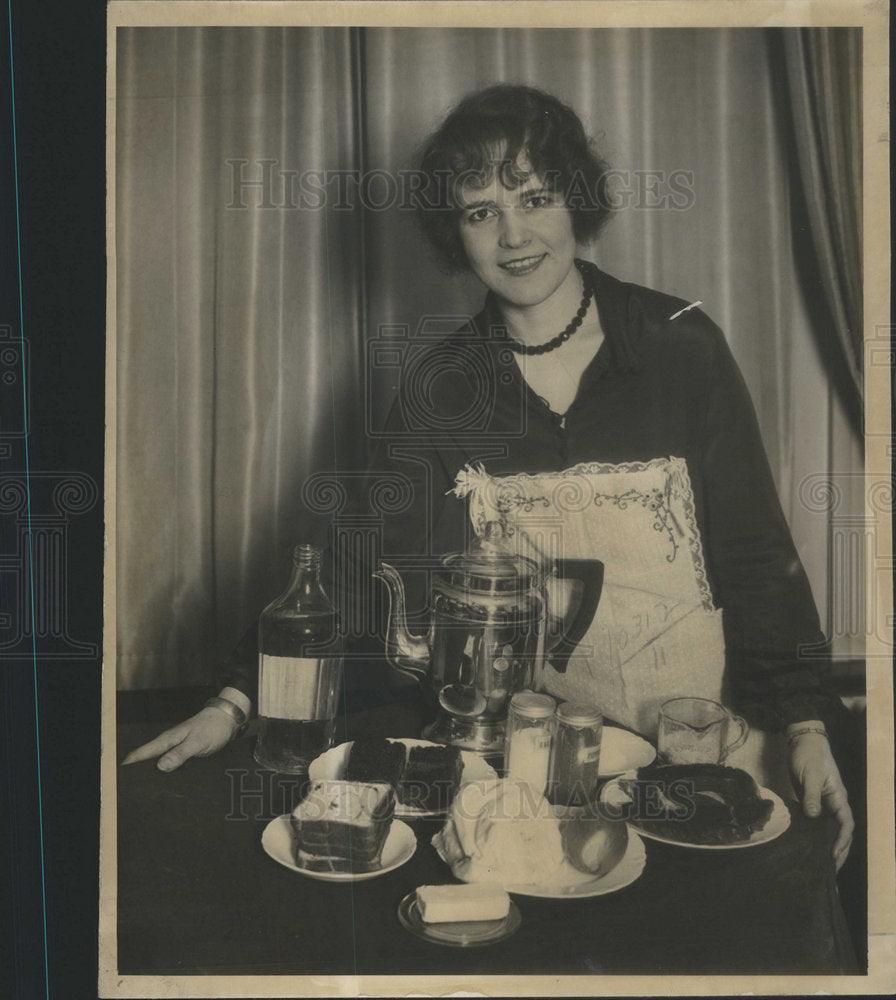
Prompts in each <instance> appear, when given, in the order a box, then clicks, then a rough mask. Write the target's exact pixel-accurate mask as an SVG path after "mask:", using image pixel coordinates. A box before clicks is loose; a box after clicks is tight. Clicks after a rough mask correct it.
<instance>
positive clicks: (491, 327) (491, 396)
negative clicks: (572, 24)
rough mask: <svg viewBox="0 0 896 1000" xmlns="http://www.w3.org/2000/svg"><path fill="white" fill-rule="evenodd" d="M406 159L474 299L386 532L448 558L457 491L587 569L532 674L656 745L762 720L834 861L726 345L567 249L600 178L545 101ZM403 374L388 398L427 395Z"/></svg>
mask: <svg viewBox="0 0 896 1000" xmlns="http://www.w3.org/2000/svg"><path fill="white" fill-rule="evenodd" d="M422 170H423V173H424V176H425V178H426V180H427V185H426V187H425V188H424V196H423V197H422V198H421V199H420V215H421V222H422V225H423V228H424V231H425V233H426V235H427V237H428V238H429V240H430V241H431V243H432V245H433V246H434V248H435V249H436V251H437V253H438V254H439V256H440V258H441V260H442V262H443V263H444V264H445V265H446V267H448V268H450V269H459V270H464V269H467V270H470V271H472V272H473V273H474V274H475V275H476V276H477V277H478V278H479V279H480V280H481V281H482V283H483V284H484V285H485V287H486V288H487V290H488V297H487V300H486V304H485V308H484V310H483V311H482V312H481V313H480V314H479V315H478V316H477V317H476V318H475V320H474V322H473V325H472V327H470V328H465V329H462V330H460V331H458V333H457V334H455V335H454V337H452V338H449V339H448V340H447V341H445V342H443V343H441V344H436V345H433V346H432V348H431V349H430V351H429V352H428V355H427V356H428V358H429V363H428V367H427V363H424V364H423V365H422V366H418V370H420V371H424V370H428V371H431V370H432V362H433V359H436V360H438V359H439V357H440V356H442V357H444V358H446V359H448V360H450V363H448V364H445V365H444V366H443V368H442V369H441V374H440V376H439V377H438V378H435V379H432V380H430V381H429V382H428V383H427V387H426V388H427V391H426V393H425V397H426V400H427V406H429V407H430V408H431V409H430V418H431V419H430V420H429V424H428V426H427V423H426V420H424V421H423V424H424V426H422V427H420V426H418V428H417V432H416V435H417V442H418V444H419V449H418V457H417V460H416V462H415V461H402V460H401V459H394V458H389V457H388V456H387V454H386V452H385V450H384V452H383V454H382V455H381V456H378V458H377V460H376V462H375V465H374V468H377V469H379V468H382V467H389V468H398V469H400V470H401V471H402V472H403V473H405V474H407V475H409V476H410V478H411V479H412V481H413V482H414V484H415V490H414V506H413V507H412V509H411V511H410V512H409V513H408V515H407V516H406V517H404V518H403V521H402V524H401V526H400V531H398V532H396V537H395V539H393V540H392V541H393V542H394V545H395V546H403V547H404V549H405V551H408V552H411V553H414V552H423V551H426V550H427V546H429V551H435V552H446V551H451V550H454V549H457V548H460V547H462V545H463V541H464V538H465V535H466V534H467V533H466V532H465V530H464V514H463V507H462V505H461V504H459V503H458V502H457V500H456V499H455V497H457V496H467V495H469V497H470V501H469V508H470V516H471V518H472V520H473V523H474V527H475V528H476V529H477V530H479V531H480V532H481V530H482V528H483V526H484V522H485V521H486V520H492V519H495V518H497V519H500V520H503V521H505V523H507V524H509V525H510V526H511V527H512V528H513V529H514V530H513V531H512V532H509V534H511V535H512V536H513V537H515V538H522V539H523V541H524V544H525V545H526V546H527V550H528V551H529V552H530V554H534V555H536V556H541V555H545V554H546V553H547V550H549V549H550V550H551V551H554V550H556V549H557V547H558V546H559V547H560V549H561V550H562V551H561V554H562V555H563V556H565V557H566V558H577V557H578V558H584V559H601V560H602V561H603V562H604V563H605V566H606V584H605V588H604V594H603V596H602V598H601V602H600V606H599V609H598V613H597V615H596V616H595V621H594V623H593V625H592V628H591V629H590V630H589V633H588V634H587V636H586V637H585V641H584V642H583V643H582V646H581V650H583V651H584V655H581V656H579V657H578V658H577V657H576V656H573V657H571V658H570V659H569V661H568V662H562V663H560V662H554V663H552V664H550V665H549V666H547V667H546V669H545V674H544V678H543V680H544V684H545V686H546V688H547V689H548V690H549V691H551V692H552V693H554V694H556V695H557V696H559V697H585V698H589V700H593V701H598V702H599V703H601V704H602V705H603V706H604V707H605V710H606V714H607V715H608V716H609V717H610V718H615V719H616V720H617V721H621V722H624V723H626V724H628V725H630V726H632V727H633V728H636V729H640V730H641V731H646V732H648V734H650V735H652V733H651V732H650V726H651V723H650V720H651V719H655V709H656V705H657V704H658V703H659V702H661V701H662V700H663V699H664V698H665V697H670V696H672V695H674V694H682V693H686V694H705V695H707V696H709V697H715V699H716V700H719V699H721V698H723V697H724V700H725V701H727V702H728V703H730V704H731V705H732V707H734V708H735V709H736V710H738V711H740V712H741V713H742V714H744V715H745V716H746V717H747V718H748V720H749V722H750V723H751V726H753V727H754V728H755V729H756V730H758V731H769V732H778V733H781V734H783V735H782V736H780V737H779V740H778V744H777V746H779V747H781V746H783V745H784V743H786V753H787V754H788V756H789V765H790V770H791V773H792V775H793V777H794V779H795V781H796V784H797V786H798V788H799V789H800V792H801V796H802V802H803V807H804V809H805V811H806V813H807V815H809V816H818V815H820V813H821V811H822V804H824V806H825V807H826V808H827V809H828V810H829V811H831V812H832V813H833V814H834V815H835V817H836V819H837V823H838V826H839V833H838V836H837V839H836V843H835V844H834V856H835V860H836V863H837V865H838V867H839V865H841V864H842V863H843V861H844V860H845V858H846V855H847V852H848V850H849V844H850V839H851V834H852V828H853V821H852V816H851V813H850V809H849V805H848V802H847V796H846V792H845V789H844V786H843V783H842V781H841V779H840V775H839V772H838V768H837V765H836V763H835V760H834V756H833V754H832V751H831V747H830V742H829V738H830V737H831V736H832V735H834V734H835V730H836V729H837V727H838V725H839V720H840V718H841V715H842V706H841V705H840V703H839V701H838V699H837V698H836V696H835V695H833V694H832V693H831V692H829V691H827V690H826V689H824V687H823V686H822V685H821V684H820V683H819V682H818V680H817V678H816V677H815V676H814V674H813V673H812V672H811V671H810V670H809V669H808V667H807V666H806V664H805V660H803V659H801V657H800V650H801V649H803V648H805V647H807V646H814V647H816V648H817V646H818V644H819V643H821V642H822V636H821V633H820V630H819V627H818V619H817V614H816V611H815V608H814V605H813V602H812V597H811V593H810V590H809V586H808V582H807V580H806V577H805V574H804V572H803V569H802V567H801V565H800V563H799V559H798V557H797V555H796V552H795V550H794V546H793V543H792V541H791V538H790V534H789V531H788V529H787V526H786V523H785V521H784V518H783V515H782V512H781V509H780V505H779V504H778V501H777V497H776V495H775V490H774V485H773V482H772V479H771V475H770V473H769V469H768V464H767V461H766V458H765V455H764V451H763V448H762V444H761V440H760V437H759V431H758V427H757V424H756V420H755V416H754V413H753V410H752V405H751V403H750V400H749V397H748V394H747V391H746V388H745V386H744V384H743V381H742V379H741V377H740V374H739V372H738V371H737V368H736V365H735V363H734V361H733V359H732V357H731V355H730V352H729V351H728V348H727V345H726V343H725V340H724V337H723V336H722V334H721V333H720V331H719V330H718V329H717V328H716V327H715V326H714V325H713V324H712V322H711V321H710V320H709V319H708V318H707V317H706V316H705V315H704V314H702V313H701V312H700V311H699V310H698V309H696V308H693V307H692V306H690V305H689V304H688V303H686V302H682V301H680V300H677V299H674V298H670V297H669V296H666V295H663V294H660V293H657V292H653V291H650V290H648V289H644V288H640V287H637V286H634V285H628V284H624V283H622V282H620V281H617V280H616V279H615V278H612V277H610V276H609V275H607V274H604V273H603V272H601V271H599V270H598V269H597V268H596V267H595V266H594V265H592V264H589V263H587V262H585V261H580V260H578V259H577V257H576V253H577V248H578V247H579V246H580V245H583V244H586V243H588V242H590V241H592V240H593V239H594V238H595V237H596V236H597V234H598V232H599V230H600V229H601V227H602V226H603V224H604V223H605V221H606V219H607V215H608V209H607V204H606V198H605V197H604V191H603V188H602V184H603V180H604V178H605V176H606V169H605V166H604V164H603V163H601V161H600V160H599V159H598V158H597V157H595V155H594V154H593V152H592V150H591V148H590V145H589V142H588V139H587V137H586V135H585V133H584V130H583V128H582V125H581V122H580V121H579V119H578V117H577V116H576V115H575V114H574V112H572V111H571V110H570V109H569V108H567V107H565V106H564V105H562V104H561V103H560V102H559V101H557V100H556V99H555V98H553V97H551V96H549V95H547V94H544V93H542V92H540V91H537V90H534V89H531V88H527V87H522V86H512V85H502V86H497V87H492V88H489V89H487V90H484V91H482V92H479V93H476V94H473V95H471V96H470V97H468V98H466V99H465V100H464V101H462V102H461V103H460V104H459V105H458V106H457V107H456V108H455V109H454V110H453V111H452V112H451V114H450V115H449V116H448V117H447V118H446V120H445V122H444V123H443V124H442V126H441V127H440V128H439V129H438V131H437V132H436V133H435V134H434V135H433V136H432V137H431V139H430V140H429V142H428V144H427V145H426V147H425V150H424V152H423V155H422ZM446 199H447V200H446ZM406 375H407V377H406V378H405V382H404V385H403V391H404V392H405V395H406V399H405V402H407V401H408V398H409V395H410V396H413V397H414V398H418V397H419V396H420V395H421V394H420V389H421V386H420V385H415V384H414V378H413V373H411V372H408V373H406ZM402 412H403V408H402V407H400V406H397V407H396V409H395V412H394V413H393V417H392V422H393V425H394V424H396V422H400V420H401V414H402ZM474 416H475V420H474V419H473V417H474ZM446 429H447V432H446ZM486 466H487V469H486ZM451 491H453V492H454V494H455V497H446V493H448V492H451ZM424 507H428V509H424ZM533 517H534V518H535V520H533ZM539 518H541V520H538V519H539ZM545 519H546V520H545ZM545 525H548V528H547V529H545ZM545 530H547V535H548V536H550V537H547V536H545ZM424 535H426V537H424ZM546 538H547V540H546ZM552 547H553V548H552ZM595 664H598V665H599V666H598V667H595ZM229 682H230V686H229V687H226V688H225V690H224V691H222V693H221V699H223V702H222V701H220V700H218V701H216V702H215V704H214V705H212V706H210V707H208V708H206V709H203V711H202V712H200V713H199V714H198V715H197V716H194V717H193V719H191V720H188V721H187V722H186V723H184V724H182V725H181V726H178V727H175V728H174V729H173V730H169V731H168V732H166V733H163V734H162V735H161V736H160V737H159V738H158V739H156V740H154V741H153V742H152V743H150V744H147V745H146V746H145V747H142V748H140V749H139V750H137V751H135V752H134V753H133V754H131V755H130V756H129V757H128V758H127V761H126V762H130V761H135V760H142V759H146V758H147V757H150V756H156V755H158V754H160V753H161V754H163V755H164V756H162V758H161V760H160V761H159V766H160V767H161V768H162V769H163V770H170V769H172V768H173V767H176V766H178V765H179V764H180V763H181V762H182V761H183V760H184V759H186V758H187V757H189V756H192V755H195V754H204V753H210V752H213V751H214V750H215V749H217V748H218V747H220V746H221V745H223V744H224V743H225V742H226V741H227V740H228V739H229V738H231V736H232V734H233V731H234V730H235V728H236V724H237V722H238V721H239V719H240V716H241V712H240V711H239V710H240V709H241V710H243V711H246V712H247V711H248V708H249V697H247V692H249V693H251V684H252V681H251V678H250V677H249V676H248V674H246V673H245V671H242V672H241V671H240V670H235V671H233V672H232V673H231V676H230V679H229ZM234 707H236V709H237V710H236V711H233V710H232V709H233V708H234ZM785 736H786V740H785ZM769 745H774V741H771V743H770V744H769Z"/></svg>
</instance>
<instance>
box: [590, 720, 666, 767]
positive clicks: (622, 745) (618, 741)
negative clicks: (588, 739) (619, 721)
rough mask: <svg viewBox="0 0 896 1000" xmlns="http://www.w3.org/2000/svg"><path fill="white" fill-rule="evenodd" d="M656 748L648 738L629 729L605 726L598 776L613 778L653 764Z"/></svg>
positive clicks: (601, 742)
mask: <svg viewBox="0 0 896 1000" xmlns="http://www.w3.org/2000/svg"><path fill="white" fill-rule="evenodd" d="M655 757H656V750H655V749H654V747H652V746H651V745H650V744H649V743H648V742H647V740H645V739H642V738H641V737H640V736H638V734H637V733H630V732H629V731H628V730H627V729H617V727H616V726H604V731H603V736H602V737H601V741H600V761H599V762H598V772H597V773H598V777H600V778H613V777H615V776H616V775H618V774H624V773H625V772H626V771H636V770H637V769H638V768H639V767H646V766H647V765H648V764H652V763H653V760H654V758H655Z"/></svg>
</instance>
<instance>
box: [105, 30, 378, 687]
mask: <svg viewBox="0 0 896 1000" xmlns="http://www.w3.org/2000/svg"><path fill="white" fill-rule="evenodd" d="M118 46H119V50H118V59H119V65H121V66H122V67H123V72H122V75H121V78H120V84H119V89H118V95H117V124H118V137H117V139H118V146H117V166H118V169H117V176H118V178H119V184H118V191H117V198H116V224H117V246H118V251H119V295H118V316H117V380H118V413H117V419H118V439H119V451H118V455H117V477H116V478H117V502H118V525H119V543H118V566H117V571H118V573H117V579H118V583H117V587H118V600H117V611H118V633H119V651H118V652H119V675H120V678H121V682H122V683H123V685H125V686H128V687H147V686H157V685H160V686H161V685H167V684H171V685H173V684H184V683H202V682H210V681H211V680H212V679H213V674H214V669H215V666H216V664H217V663H218V662H219V660H220V658H221V657H222V656H223V655H225V654H226V653H227V652H228V651H229V649H230V648H231V646H232V645H233V643H234V642H235V641H236V640H237V639H238V637H239V634H240V631H241V629H242V628H243V627H245V625H246V624H248V623H249V622H250V621H251V620H253V619H254V618H255V616H257V614H258V611H259V607H260V605H262V604H263V603H264V602H265V601H266V600H269V599H270V598H272V597H273V596H274V595H275V594H276V593H277V592H278V591H279V590H280V589H282V586H283V583H284V581H285V580H286V579H287V578H288V571H289V566H290V551H291V547H292V545H293V544H294V543H295V542H296V541H298V540H299V538H300V535H301V534H302V533H303V532H304V531H307V530H309V526H308V524H307V519H303V517H302V514H301V511H302V504H301V499H300V497H301V488H302V485H303V483H304V481H305V478H306V477H307V476H308V475H309V474H310V473H311V472H313V471H315V470H316V469H318V468H332V467H334V466H338V465H340V464H342V465H345V464H349V465H350V464H353V463H354V462H355V461H356V455H355V454H354V445H353V441H354V438H355V435H353V434H352V433H351V431H352V429H353V427H355V426H356V424H357V420H358V419H359V417H358V413H359V410H360V404H359V399H358V393H357V386H358V384H359V383H360V379H361V367H362V359H363V338H362V336H361V327H360V316H361V314H362V304H361V297H362V294H363V286H362V283H361V281H360V280H359V278H358V275H359V259H358V254H357V252H356V248H357V234H358V218H357V215H356V213H352V212H345V211H338V210H336V209H334V208H333V207H332V206H331V205H327V204H326V203H324V202H322V200H321V198H320V197H319V196H317V195H315V192H314V191H313V190H312V189H311V188H308V194H307V195H304V196H303V195H302V193H301V191H302V188H301V185H300V181H301V180H302V179H303V178H307V177H308V176H309V173H311V175H312V177H313V176H323V175H324V173H325V172H327V171H330V172H334V171H340V170H342V171H345V170H351V169H352V168H353V167H354V166H355V164H356V160H357V149H356V145H355V144H356V139H357V136H356V128H355V121H354V111H355V106H354V104H353V101H352V99H351V93H350V91H349V90H348V89H347V88H346V86H345V81H346V80H347V79H349V78H350V76H351V74H352V72H353V70H352V60H353V58H356V52H355V53H354V54H353V45H352V39H351V32H350V31H349V30H348V29H240V30H231V29H226V28H188V29H183V28H182V29H156V28H135V29H126V30H122V31H120V32H119V38H118ZM302 199H304V200H302Z"/></svg>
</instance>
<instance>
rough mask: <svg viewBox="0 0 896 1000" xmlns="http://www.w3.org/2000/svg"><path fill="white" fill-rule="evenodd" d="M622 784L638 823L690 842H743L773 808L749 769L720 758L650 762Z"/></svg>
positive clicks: (633, 819)
mask: <svg viewBox="0 0 896 1000" xmlns="http://www.w3.org/2000/svg"><path fill="white" fill-rule="evenodd" d="M619 784H620V785H621V786H622V787H623V789H624V790H625V791H626V792H627V793H628V794H629V795H630V796H631V798H632V801H633V812H632V815H631V816H630V817H629V819H630V821H631V822H632V823H634V824H635V826H637V827H640V828H641V829H642V830H644V831H645V832H647V833H654V834H657V835H658V836H662V837H667V838H669V839H670V840H677V841H680V842H681V843H686V844H737V843H743V842H744V841H747V840H749V839H750V836H751V835H752V834H753V833H756V832H758V831H760V830H762V829H763V828H764V827H765V825H766V823H767V822H768V820H769V817H770V816H771V814H772V810H773V808H774V804H773V803H772V801H771V800H769V799H763V798H762V797H761V796H760V794H759V788H758V786H757V784H756V782H755V781H754V780H753V778H752V776H751V775H749V774H747V772H746V771H742V770H741V769H740V768H736V767H725V766H724V765H722V764H651V765H649V766H647V767H642V768H639V769H638V772H637V779H636V780H631V779H629V780H623V779H620V781H619Z"/></svg>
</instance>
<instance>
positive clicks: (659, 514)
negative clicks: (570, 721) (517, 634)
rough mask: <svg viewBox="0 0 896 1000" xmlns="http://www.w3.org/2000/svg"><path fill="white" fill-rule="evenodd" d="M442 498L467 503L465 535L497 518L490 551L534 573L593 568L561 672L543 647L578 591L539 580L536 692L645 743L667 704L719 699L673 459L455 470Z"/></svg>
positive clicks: (718, 675) (716, 655)
mask: <svg viewBox="0 0 896 1000" xmlns="http://www.w3.org/2000/svg"><path fill="white" fill-rule="evenodd" d="M454 492H455V493H456V495H458V496H467V495H469V497H470V506H469V514H470V518H471V520H472V523H473V527H474V530H475V531H476V533H477V535H479V536H482V535H483V533H484V531H485V525H486V524H487V523H488V522H489V521H500V522H501V523H502V525H503V526H504V535H505V537H504V539H503V540H502V541H501V542H500V543H499V544H501V545H502V547H506V548H507V549H508V550H510V551H512V552H514V553H515V554H520V555H526V556H529V557H530V558H533V559H535V560H536V561H537V562H538V563H539V564H540V565H541V566H542V567H544V568H548V567H550V566H552V565H553V563H554V560H557V559H560V560H563V559H576V560H599V561H600V562H602V563H603V564H604V575H603V589H602V592H601V594H600V600H599V603H598V605H597V610H596V612H595V614H594V617H593V619H592V620H591V623H590V625H588V626H587V628H586V629H585V631H584V634H583V635H582V637H581V639H580V640H579V642H578V643H577V644H576V645H575V648H574V649H573V650H572V652H571V654H570V656H569V660H568V662H567V663H566V668H565V670H564V671H563V672H560V671H559V670H557V669H555V667H554V666H552V665H551V663H550V658H551V645H552V642H553V641H554V640H555V639H556V637H557V632H558V631H561V632H562V630H563V627H564V626H560V625H559V622H560V621H563V622H565V623H566V624H567V625H568V622H569V620H570V619H571V617H573V616H574V614H575V609H576V605H577V604H578V603H579V601H580V599H581V594H580V593H579V591H581V586H580V585H577V584H576V583H575V582H571V581H570V580H567V579H558V578H556V577H549V578H548V580H547V591H548V626H547V628H546V633H547V647H548V648H547V652H546V663H545V667H544V671H543V674H542V677H541V685H542V686H543V687H544V689H545V690H547V691H548V692H549V693H551V694H552V695H554V696H555V697H558V698H560V699H561V700H576V701H588V702H591V703H595V704H597V705H599V706H600V707H601V709H602V711H603V712H604V715H605V716H606V718H607V719H611V720H615V721H617V722H620V723H622V724H623V725H625V726H628V727H630V728H632V729H634V730H636V731H638V732H640V733H642V734H643V735H645V736H647V737H648V738H650V739H655V737H656V733H657V722H658V712H659V707H660V705H661V704H662V702H664V701H666V700H667V699H668V698H674V697H678V696H688V695H690V696H698V697H703V698H711V699H713V700H714V701H720V700H721V695H722V675H723V672H724V667H725V645H724V639H723V635H722V617H721V616H722V612H721V609H716V608H715V606H714V605H713V600H712V594H711V593H710V589H709V584H708V582H707V579H706V571H705V566H704V560H703V548H702V544H701V539H700V533H699V530H698V528H697V523H696V520H695V516H694V497H693V490H692V488H691V481H690V477H689V475H688V470H687V466H686V463H685V462H684V460H683V459H681V458H674V457H673V458H668V459H666V458H658V459H654V460H652V461H650V462H631V463H625V464H622V465H611V464H604V463H584V464H581V465H577V466H574V467H573V468H570V469H566V470H564V471H563V472H558V473H543V474H537V475H528V474H525V475H514V476H502V477H492V476H489V475H488V474H487V473H486V471H485V469H484V468H483V467H482V466H479V467H478V469H472V468H470V467H467V468H466V469H464V470H462V471H461V472H460V473H459V474H458V477H457V486H456V488H455V491H454ZM551 623H554V624H553V626H552V625H551ZM552 633H553V634H552ZM558 666H560V667H561V669H562V664H560V663H558Z"/></svg>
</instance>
